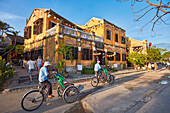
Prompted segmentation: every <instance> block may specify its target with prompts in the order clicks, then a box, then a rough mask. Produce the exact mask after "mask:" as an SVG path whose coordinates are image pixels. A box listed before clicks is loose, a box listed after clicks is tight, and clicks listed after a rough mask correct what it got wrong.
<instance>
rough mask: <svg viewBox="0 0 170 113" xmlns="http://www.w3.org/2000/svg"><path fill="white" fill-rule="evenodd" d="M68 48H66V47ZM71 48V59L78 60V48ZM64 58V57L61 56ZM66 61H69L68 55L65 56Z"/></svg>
mask: <svg viewBox="0 0 170 113" xmlns="http://www.w3.org/2000/svg"><path fill="white" fill-rule="evenodd" d="M66 47H68V46H66ZM71 48H72V57H73V59H78V48H77V47H71ZM63 58H64V56H63ZM66 60H70V57H69V53H67V55H66Z"/></svg>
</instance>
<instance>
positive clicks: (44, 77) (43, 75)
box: [38, 61, 55, 98]
mask: <svg viewBox="0 0 170 113" xmlns="http://www.w3.org/2000/svg"><path fill="white" fill-rule="evenodd" d="M50 65H51V64H50V63H49V62H48V61H46V62H45V63H44V66H43V67H41V69H40V72H39V79H38V80H39V82H40V83H41V84H42V85H43V86H47V89H48V98H53V97H54V96H53V95H52V85H51V83H50V82H49V81H48V76H51V75H54V74H55V73H51V74H49V72H48V70H47V69H48V67H49V66H50Z"/></svg>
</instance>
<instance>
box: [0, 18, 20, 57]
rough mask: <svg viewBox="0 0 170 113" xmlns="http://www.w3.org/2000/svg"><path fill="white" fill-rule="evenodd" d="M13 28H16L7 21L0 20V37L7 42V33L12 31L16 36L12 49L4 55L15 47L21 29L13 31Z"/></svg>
mask: <svg viewBox="0 0 170 113" xmlns="http://www.w3.org/2000/svg"><path fill="white" fill-rule="evenodd" d="M13 30H14V28H13V27H11V26H10V25H9V24H7V23H6V22H3V21H1V20H0V39H1V41H2V42H5V39H4V34H6V33H12V34H13V35H14V37H15V43H14V46H13V47H12V48H11V49H10V50H8V51H6V52H5V53H4V54H3V55H2V56H5V55H6V54H7V53H9V52H10V51H12V50H13V49H14V48H15V45H16V38H17V36H18V33H19V31H13Z"/></svg>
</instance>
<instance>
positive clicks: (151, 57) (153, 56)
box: [147, 46, 166, 62]
mask: <svg viewBox="0 0 170 113" xmlns="http://www.w3.org/2000/svg"><path fill="white" fill-rule="evenodd" d="M164 51H166V49H161V48H157V47H156V46H153V47H151V48H150V49H147V57H148V61H150V62H156V61H159V60H160V59H162V58H163V55H162V52H164Z"/></svg>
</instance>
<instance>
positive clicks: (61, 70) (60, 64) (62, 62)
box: [56, 60, 65, 73]
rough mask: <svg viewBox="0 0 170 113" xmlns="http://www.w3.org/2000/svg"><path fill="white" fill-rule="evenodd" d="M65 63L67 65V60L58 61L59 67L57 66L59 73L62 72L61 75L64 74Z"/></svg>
mask: <svg viewBox="0 0 170 113" xmlns="http://www.w3.org/2000/svg"><path fill="white" fill-rule="evenodd" d="M64 63H65V60H59V61H58V65H57V66H56V68H57V69H58V72H60V73H62V72H63V68H64Z"/></svg>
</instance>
